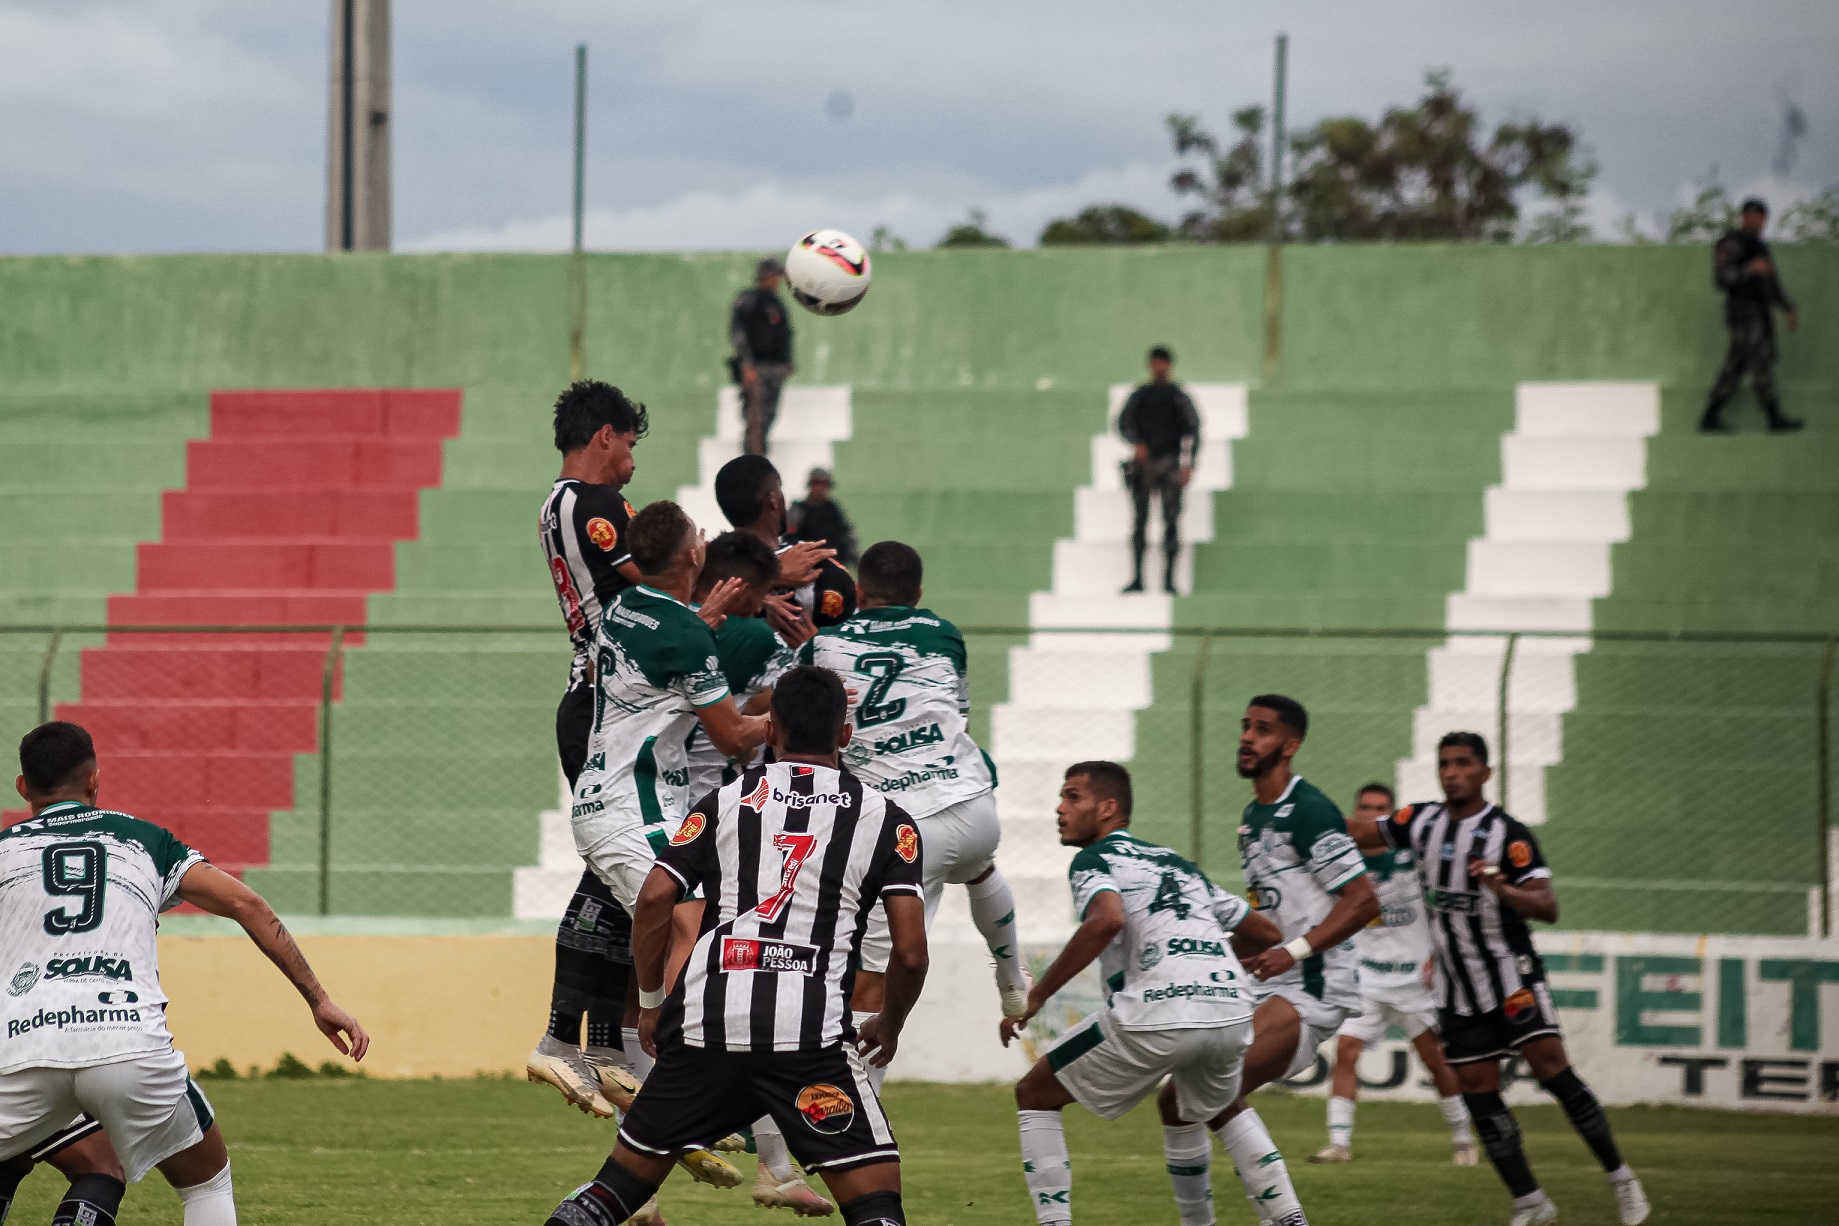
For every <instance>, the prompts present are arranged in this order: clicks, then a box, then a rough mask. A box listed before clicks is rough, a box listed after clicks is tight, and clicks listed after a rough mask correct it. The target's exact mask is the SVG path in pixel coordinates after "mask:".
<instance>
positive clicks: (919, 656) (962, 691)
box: [798, 541, 1028, 1017]
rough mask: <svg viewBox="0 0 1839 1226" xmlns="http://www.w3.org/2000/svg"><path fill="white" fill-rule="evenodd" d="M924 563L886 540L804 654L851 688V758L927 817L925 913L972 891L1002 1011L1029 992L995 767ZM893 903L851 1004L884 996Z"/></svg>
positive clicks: (873, 930)
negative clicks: (954, 892)
mask: <svg viewBox="0 0 1839 1226" xmlns="http://www.w3.org/2000/svg"><path fill="white" fill-rule="evenodd" d="M923 576H924V570H923V567H922V564H921V562H920V556H919V554H918V552H916V551H915V550H914V549H913V547H912V546H910V545H903V544H901V543H900V542H899V541H881V542H879V543H877V544H874V545H870V546H869V547H868V549H867V550H866V551H865V552H864V553H863V554H862V563H861V566H860V567H859V568H858V570H857V572H856V584H857V588H858V591H859V593H860V600H861V606H860V611H859V612H857V613H856V615H855V616H854V617H851V618H849V619H848V620H847V621H845V622H843V623H842V624H841V625H837V626H831V627H828V628H826V629H824V630H821V631H819V632H818V636H817V637H816V638H814V639H812V640H811V641H810V642H809V643H806V644H805V645H804V648H803V649H802V650H801V651H800V652H799V655H798V659H799V662H800V663H802V664H817V665H820V666H822V667H824V668H828V669H830V670H831V671H833V672H835V673H836V674H837V675H838V676H840V677H841V678H842V679H843V684H844V685H845V686H847V687H848V689H849V691H850V695H851V697H850V722H851V723H852V724H853V725H854V727H855V738H854V739H853V740H852V741H850V743H849V748H847V749H846V750H844V752H843V761H844V764H845V765H847V766H848V767H849V769H850V770H851V771H853V772H854V773H855V774H856V775H857V777H859V778H860V779H861V780H862V781H863V782H864V783H867V784H868V785H869V786H870V787H872V788H874V789H876V790H877V791H879V792H882V793H884V794H885V795H887V796H890V797H892V798H894V799H895V800H897V801H898V802H899V803H900V807H901V808H902V809H904V810H905V811H906V812H907V813H908V814H910V815H911V816H912V817H914V818H917V819H918V820H919V821H920V823H921V825H920V835H921V841H922V843H923V845H924V847H925V849H926V862H925V870H926V877H925V886H926V924H927V927H928V929H930V928H931V925H932V919H933V917H934V916H935V915H937V914H938V910H939V900H940V898H941V897H943V895H944V893H945V886H946V884H947V883H948V882H949V883H950V884H952V885H962V886H964V887H965V892H966V893H967V894H969V895H970V905H971V920H972V922H973V923H975V924H976V925H977V931H978V932H979V933H981V934H982V936H983V939H984V942H985V943H986V944H987V945H988V946H989V948H990V953H991V954H992V955H993V956H994V957H995V959H996V988H997V991H998V993H999V994H1000V995H1001V997H1002V1010H1003V1016H1005V1017H1014V1016H1016V1015H1017V1014H1018V1013H1019V1012H1020V1011H1021V1009H1022V1007H1023V1006H1024V1004H1025V1003H1026V1002H1027V999H1028V977H1027V972H1026V971H1025V970H1024V968H1023V965H1022V959H1021V942H1020V939H1019V938H1018V936H1017V935H1016V927H1015V895H1014V893H1013V892H1011V890H1010V889H1009V882H1008V879H1007V878H1005V877H1004V876H1003V874H1002V870H1001V869H999V868H997V867H996V859H995V857H996V845H997V844H998V843H999V842H1000V841H1001V840H1002V822H1001V820H1000V819H999V818H998V817H997V814H996V771H995V768H994V767H993V766H992V765H991V764H990V760H989V758H988V757H986V756H985V755H984V752H983V750H982V749H981V748H979V747H978V745H977V742H976V741H974V740H972V739H971V733H970V726H969V724H968V723H967V720H966V717H967V716H968V714H969V712H970V706H971V702H970V680H969V672H968V668H967V659H966V655H965V650H964V636H963V635H962V634H960V633H958V628H957V627H956V626H954V625H952V624H951V623H950V622H948V621H946V620H945V619H944V618H942V617H940V616H939V615H938V614H936V613H934V612H933V611H932V610H930V609H924V608H921V607H919V602H920V599H921V594H922V593H921V587H920V581H921V579H922V578H923ZM889 948H890V947H889V944H888V927H887V917H886V913H885V912H884V911H882V910H880V909H877V910H876V912H875V916H874V918H873V919H871V920H870V922H869V928H868V931H867V933H865V934H864V935H863V938H862V973H861V974H860V975H858V976H857V978H856V990H855V998H854V1003H853V1007H854V1008H855V1010H856V1011H857V1013H858V1014H859V1015H869V1014H873V1013H875V1012H876V1011H877V1010H879V1009H880V1007H881V998H880V991H881V974H882V972H884V971H885V970H886V969H887V965H888V953H889Z"/></svg>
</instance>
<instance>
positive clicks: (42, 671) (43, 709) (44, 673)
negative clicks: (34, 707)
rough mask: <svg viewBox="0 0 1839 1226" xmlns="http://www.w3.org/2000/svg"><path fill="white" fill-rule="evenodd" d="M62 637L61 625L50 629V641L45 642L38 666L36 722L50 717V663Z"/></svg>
mask: <svg viewBox="0 0 1839 1226" xmlns="http://www.w3.org/2000/svg"><path fill="white" fill-rule="evenodd" d="M63 637H64V628H63V627H62V626H57V627H54V628H53V629H52V631H51V641H50V642H48V643H46V644H45V659H44V663H42V664H40V665H39V666H38V722H39V723H41V724H43V723H47V722H49V720H50V719H51V665H52V663H53V662H54V661H55V660H56V659H57V646H58V643H59V641H60V640H62V639H63Z"/></svg>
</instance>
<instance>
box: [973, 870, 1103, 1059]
mask: <svg viewBox="0 0 1839 1226" xmlns="http://www.w3.org/2000/svg"><path fill="white" fill-rule="evenodd" d="M1122 931H1124V900H1123V899H1122V898H1120V897H1118V893H1117V891H1116V890H1113V889H1110V888H1106V889H1103V890H1100V891H1099V892H1098V893H1096V894H1094V895H1092V901H1091V902H1089V903H1087V904H1086V913H1085V919H1084V920H1083V921H1081V922H1080V925H1079V927H1078V928H1077V929H1076V930H1075V931H1074V932H1073V936H1072V939H1071V940H1069V941H1068V942H1067V943H1066V948H1065V949H1063V950H1061V951H1060V956H1059V957H1058V958H1055V959H1054V964H1053V965H1052V966H1050V967H1048V968H1047V970H1046V971H1045V972H1044V973H1043V974H1042V975H1041V977H1040V978H1039V979H1037V980H1036V981H1035V984H1034V986H1033V987H1032V988H1030V989H1028V1012H1026V1013H1024V1014H1022V1016H1020V1017H1005V1018H1004V1019H1003V1020H1002V1026H1001V1028H1000V1029H999V1031H998V1033H1000V1034H1001V1035H1002V1041H1003V1046H1004V1047H1007V1046H1009V1044H1010V1042H1011V1041H1012V1040H1014V1038H1015V1036H1016V1035H1018V1034H1020V1033H1021V1031H1022V1028H1023V1027H1024V1026H1026V1025H1028V1019H1029V1018H1031V1017H1033V1016H1034V1015H1035V1014H1037V1013H1039V1012H1040V1011H1041V1010H1042V1009H1043V1008H1045V1007H1046V1005H1047V1002H1048V1001H1049V1000H1052V999H1053V995H1054V993H1055V992H1058V991H1059V990H1060V989H1061V988H1063V987H1065V986H1066V985H1067V984H1069V983H1071V982H1072V981H1073V976H1075V975H1077V974H1078V973H1079V972H1080V971H1083V970H1084V969H1085V968H1086V967H1088V966H1090V965H1092V962H1093V960H1094V959H1095V958H1097V957H1098V955H1100V954H1102V953H1104V952H1105V946H1107V945H1109V944H1111V941H1112V938H1114V937H1116V936H1117V934H1118V933H1120V932H1122Z"/></svg>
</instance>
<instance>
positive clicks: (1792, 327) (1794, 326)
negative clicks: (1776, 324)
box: [1788, 311, 1801, 332]
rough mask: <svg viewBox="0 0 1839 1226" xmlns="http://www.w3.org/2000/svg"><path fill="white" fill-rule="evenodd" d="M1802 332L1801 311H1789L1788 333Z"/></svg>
mask: <svg viewBox="0 0 1839 1226" xmlns="http://www.w3.org/2000/svg"><path fill="white" fill-rule="evenodd" d="M1800 330H1801V313H1800V312H1799V311H1789V312H1788V331H1790V332H1799V331H1800Z"/></svg>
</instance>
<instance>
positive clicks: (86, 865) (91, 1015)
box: [0, 801, 204, 1073]
mask: <svg viewBox="0 0 1839 1226" xmlns="http://www.w3.org/2000/svg"><path fill="white" fill-rule="evenodd" d="M203 862H204V857H203V856H201V855H199V854H198V853H197V852H195V851H193V850H192V849H191V848H189V847H187V846H186V845H185V844H183V843H181V842H180V841H179V840H178V839H176V838H174V837H173V836H172V834H171V833H170V832H168V831H166V830H164V829H162V828H161V827H159V826H156V825H154V824H153V823H152V822H143V821H141V820H140V819H139V818H136V817H129V816H128V815H127V814H125V813H115V812H111V811H109V810H106V809H93V808H91V807H90V806H88V805H86V804H82V803H80V802H78V801H64V802H62V803H59V804H55V805H51V806H48V807H47V808H45V809H44V810H43V811H41V812H40V813H39V815H38V816H37V817H35V818H32V819H31V820H29V821H24V822H20V823H19V824H18V825H16V826H12V827H9V828H8V829H7V830H5V831H0V974H4V975H9V976H11V978H10V979H8V980H7V983H6V994H5V995H4V996H0V1022H3V1023H4V1024H5V1030H4V1031H3V1032H0V1073H10V1072H12V1071H13V1070H15V1069H21V1068H85V1067H88V1066H90V1065H93V1064H107V1063H111V1062H113V1061H116V1060H120V1059H123V1058H124V1057H127V1056H133V1055H138V1054H140V1053H142V1052H158V1051H165V1050H168V1049H170V1048H171V1047H172V1033H171V1032H170V1031H169V1030H167V1029H166V994H165V992H163V991H161V989H160V968H159V956H158V950H157V946H156V942H155V937H156V934H157V932H158V927H159V916H160V912H161V911H163V910H164V909H165V908H166V907H168V906H170V905H171V904H172V902H173V898H174V896H175V895H176V894H177V892H178V889H179V882H180V881H181V880H182V879H183V878H184V877H185V874H186V873H187V872H189V871H190V870H191V867H192V866H193V865H195V864H202V863H203Z"/></svg>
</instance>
